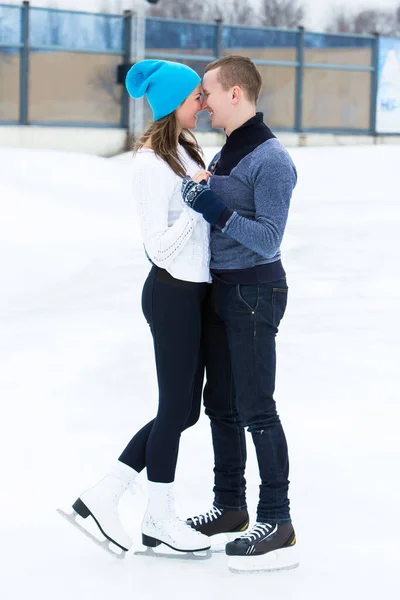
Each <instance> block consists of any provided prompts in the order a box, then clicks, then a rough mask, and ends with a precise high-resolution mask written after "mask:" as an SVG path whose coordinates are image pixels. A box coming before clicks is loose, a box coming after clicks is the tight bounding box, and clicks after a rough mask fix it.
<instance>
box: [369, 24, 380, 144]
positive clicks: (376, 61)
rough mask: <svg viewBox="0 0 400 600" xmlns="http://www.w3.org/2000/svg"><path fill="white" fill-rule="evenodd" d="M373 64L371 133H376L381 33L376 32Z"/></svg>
mask: <svg viewBox="0 0 400 600" xmlns="http://www.w3.org/2000/svg"><path fill="white" fill-rule="evenodd" d="M371 63H372V64H371V66H372V67H373V68H374V70H373V71H372V73H371V100H370V111H371V112H370V120H369V130H370V134H371V135H376V109H377V103H378V80H379V33H374V41H373V46H372V57H371Z"/></svg>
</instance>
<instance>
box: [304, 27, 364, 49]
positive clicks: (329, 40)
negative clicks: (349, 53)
mask: <svg viewBox="0 0 400 600" xmlns="http://www.w3.org/2000/svg"><path fill="white" fill-rule="evenodd" d="M373 43H374V37H373V36H352V35H341V34H327V33H312V32H309V31H306V32H305V33H304V46H305V48H306V49H309V48H325V49H327V48H369V49H372V46H373Z"/></svg>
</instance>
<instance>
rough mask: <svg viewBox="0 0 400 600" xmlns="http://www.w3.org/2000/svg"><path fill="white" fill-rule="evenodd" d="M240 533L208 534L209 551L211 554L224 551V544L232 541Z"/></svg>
mask: <svg viewBox="0 0 400 600" xmlns="http://www.w3.org/2000/svg"><path fill="white" fill-rule="evenodd" d="M240 535H241V533H240V532H237V531H236V532H234V533H231V532H229V533H216V534H215V535H212V536H210V537H209V538H208V539H209V541H210V544H211V552H212V553H213V554H222V553H223V552H224V553H225V546H226V544H227V543H228V542H232V541H233V540H235V539H236V538H238V537H239V536H240Z"/></svg>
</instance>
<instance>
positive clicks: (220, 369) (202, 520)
mask: <svg viewBox="0 0 400 600" xmlns="http://www.w3.org/2000/svg"><path fill="white" fill-rule="evenodd" d="M217 286H218V284H215V283H213V284H212V286H210V290H209V292H208V294H207V297H206V300H205V305H204V311H203V324H202V327H203V333H202V354H203V359H204V362H205V365H206V379H207V383H206V386H205V389H204V405H205V409H206V410H205V411H206V414H207V415H208V416H209V417H210V423H211V433H212V440H213V447H214V465H215V466H214V474H215V480H214V483H215V485H214V506H213V508H212V509H211V510H210V511H208V512H207V513H204V514H203V515H198V516H196V517H192V518H191V519H190V522H191V525H192V526H193V527H195V528H196V529H197V530H198V531H201V532H202V533H204V534H206V535H208V536H213V543H220V542H221V541H227V540H229V539H232V538H233V537H236V536H237V535H238V532H240V531H244V530H245V529H247V527H248V513H247V508H246V481H245V478H244V470H245V466H246V440H245V433H244V429H243V426H242V424H241V422H240V419H239V415H238V412H237V410H236V406H235V397H234V396H235V394H234V386H233V379H232V372H231V365H230V358H229V348H228V342H227V337H226V332H225V327H224V324H223V322H222V321H221V319H220V318H219V317H218V315H217V314H216V313H215V311H214V309H213V304H214V300H213V298H214V294H215V292H216V290H217ZM211 288H212V289H211ZM219 534H221V535H219ZM214 536H215V537H214ZM217 536H218V537H217ZM221 538H223V539H221Z"/></svg>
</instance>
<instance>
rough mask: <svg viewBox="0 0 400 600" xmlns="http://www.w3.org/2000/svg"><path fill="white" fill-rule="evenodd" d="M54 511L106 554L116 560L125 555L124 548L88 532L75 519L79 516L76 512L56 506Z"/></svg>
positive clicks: (121, 558)
mask: <svg viewBox="0 0 400 600" xmlns="http://www.w3.org/2000/svg"><path fill="white" fill-rule="evenodd" d="M56 511H57V512H58V514H59V515H61V516H62V517H63V518H64V519H66V520H67V521H68V522H69V523H70V524H71V525H73V526H74V527H76V529H78V530H79V531H80V532H81V533H83V534H84V535H86V537H88V538H89V539H90V540H91V541H92V542H93V543H94V544H96V546H99V547H100V548H101V549H102V550H104V551H105V552H107V554H111V556H113V557H114V558H117V559H118V560H123V559H124V558H125V555H126V551H125V550H122V549H121V548H119V547H118V546H116V545H115V544H114V543H113V542H111V541H110V540H108V539H107V538H105V539H104V540H99V539H98V538H96V537H95V536H94V535H93V534H92V533H90V531H88V530H87V529H85V527H83V526H82V525H81V524H80V523H78V521H77V520H76V517H78V516H79V515H78V513H77V512H75V511H73V512H72V513H67V512H65V511H63V510H61V508H57V509H56ZM113 548H115V549H116V550H115V551H114V549H113Z"/></svg>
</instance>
